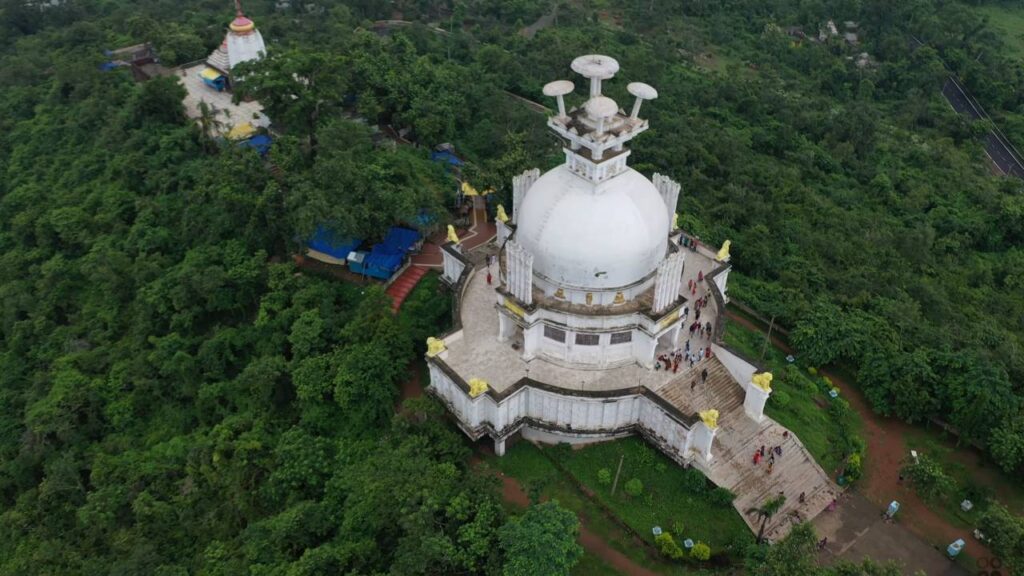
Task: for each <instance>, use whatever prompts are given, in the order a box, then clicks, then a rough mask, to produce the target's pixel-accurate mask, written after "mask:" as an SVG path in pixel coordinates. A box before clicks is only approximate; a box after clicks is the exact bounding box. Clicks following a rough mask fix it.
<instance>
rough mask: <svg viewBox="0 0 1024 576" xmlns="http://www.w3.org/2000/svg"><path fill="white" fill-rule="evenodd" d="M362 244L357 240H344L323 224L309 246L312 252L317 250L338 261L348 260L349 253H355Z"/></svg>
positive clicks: (317, 229)
mask: <svg viewBox="0 0 1024 576" xmlns="http://www.w3.org/2000/svg"><path fill="white" fill-rule="evenodd" d="M362 243H363V241H362V240H359V239H357V238H343V237H341V236H339V235H337V234H335V233H334V232H331V230H330V229H329V228H327V227H326V226H324V225H322V224H321V225H320V226H317V227H316V232H314V233H313V237H312V238H310V240H309V243H308V244H307V246H309V249H310V250H316V251H317V252H320V253H322V254H327V255H328V256H330V257H332V258H337V259H338V260H345V259H346V258H348V253H349V252H353V251H355V249H356V248H359V245H360V244H362Z"/></svg>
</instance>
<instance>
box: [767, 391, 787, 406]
mask: <svg viewBox="0 0 1024 576" xmlns="http://www.w3.org/2000/svg"><path fill="white" fill-rule="evenodd" d="M771 399H772V402H774V403H775V404H776V405H778V407H779V408H785V407H786V406H788V405H789V401H790V397H789V393H787V392H786V391H785V390H778V389H776V390H775V391H774V392H773V393H772V395H771Z"/></svg>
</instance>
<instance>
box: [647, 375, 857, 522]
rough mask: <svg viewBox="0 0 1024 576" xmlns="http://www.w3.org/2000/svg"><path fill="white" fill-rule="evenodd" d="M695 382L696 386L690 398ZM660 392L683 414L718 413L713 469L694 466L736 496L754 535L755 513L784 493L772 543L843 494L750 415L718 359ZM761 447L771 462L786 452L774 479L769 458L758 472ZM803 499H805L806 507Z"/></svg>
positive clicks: (770, 423) (798, 448)
mask: <svg viewBox="0 0 1024 576" xmlns="http://www.w3.org/2000/svg"><path fill="white" fill-rule="evenodd" d="M702 370H707V371H708V379H707V382H706V383H701V378H700V374H701V371H702ZM694 379H696V380H697V386H696V387H695V388H694V390H693V391H692V392H691V391H690V385H691V383H692V382H693V380H694ZM655 392H657V393H658V394H659V395H660V396H661V397H662V398H664V399H665V400H667V401H669V402H671V403H672V404H673V405H674V406H676V407H677V408H679V409H680V410H681V411H682V412H683V413H684V414H692V413H695V412H699V411H701V410H708V409H711V408H714V409H715V410H718V412H719V418H718V422H719V428H718V432H717V434H716V436H715V441H714V444H713V445H712V448H711V454H712V459H711V463H710V466H709V465H706V464H704V463H703V462H701V461H700V459H699V458H696V459H694V465H695V466H696V467H697V468H699V469H700V470H701V471H702V472H704V474H705V475H707V477H708V478H709V479H711V481H712V482H714V483H715V484H717V485H718V486H721V487H723V488H727V489H729V490H730V491H731V492H732V493H733V494H736V500H734V501H733V506H734V507H735V508H736V510H737V511H738V512H739V513H740V516H742V517H743V520H744V521H745V522H746V523H747V526H749V527H750V529H751V530H752V531H753V532H754V533H757V531H758V530H759V529H760V518H759V517H758V515H757V513H756V512H754V511H753V510H755V509H756V508H758V507H760V506H761V505H762V504H764V502H766V501H767V500H769V499H770V498H772V497H774V496H776V495H778V494H779V493H782V494H783V495H785V497H786V502H785V504H784V505H783V506H782V508H781V509H780V510H779V511H778V512H777V513H776V514H775V515H774V516H773V517H772V518H771V519H770V520H769V521H768V524H767V526H766V527H765V537H766V538H768V539H770V540H777V539H779V538H782V537H783V536H785V535H786V534H788V533H789V530H790V528H791V527H792V526H793V525H794V524H797V523H799V522H803V521H807V520H811V519H813V518H814V517H815V516H817V515H818V514H819V513H821V511H822V510H824V509H825V508H826V507H827V506H828V505H829V503H831V502H832V500H833V499H834V498H835V497H836V495H837V494H838V493H839V490H838V488H837V487H836V486H835V485H834V484H833V483H832V481H831V479H830V478H829V477H828V474H826V473H825V471H824V470H822V469H821V467H820V466H818V464H817V462H815V461H814V458H813V457H811V455H810V453H809V452H808V451H807V449H806V448H804V445H803V444H802V443H801V442H800V440H799V439H798V438H797V437H796V435H795V434H793V433H792V432H790V433H789V434H788V435H786V434H785V432H786V429H785V428H783V427H782V426H781V425H779V424H778V423H777V422H775V421H774V420H772V419H771V418H768V417H765V418H764V419H763V420H762V421H761V422H760V423H758V422H754V421H753V420H752V419H751V418H750V417H749V416H747V415H746V413H745V412H744V410H743V401H744V399H745V395H746V392H745V390H744V388H743V387H742V386H740V384H738V383H737V382H736V380H735V379H734V378H733V377H732V375H731V374H730V373H729V371H728V370H727V369H726V368H725V366H723V365H722V363H721V362H719V361H718V359H717V358H714V357H712V358H709V359H706V360H702V361H701V362H699V363H698V364H697V365H696V366H694V367H693V368H690V369H688V370H687V371H686V372H684V373H682V374H680V376H679V377H678V378H675V379H673V380H671V381H669V382H668V383H666V384H664V385H663V386H661V387H660V388H658V389H657V390H655ZM762 445H764V446H765V456H766V457H767V454H768V449H769V448H771V447H773V446H782V455H781V456H776V457H775V466H774V467H773V471H772V473H771V474H768V472H767V470H768V464H767V458H765V459H764V460H762V461H761V463H760V464H758V465H756V466H755V465H754V463H753V456H754V450H757V449H760V447H761V446H762ZM800 493H803V494H804V497H805V500H804V503H803V504H801V503H800V501H799V499H800Z"/></svg>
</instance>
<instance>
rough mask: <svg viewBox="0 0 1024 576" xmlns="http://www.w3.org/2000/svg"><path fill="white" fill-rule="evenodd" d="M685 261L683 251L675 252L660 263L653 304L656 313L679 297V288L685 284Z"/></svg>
mask: <svg viewBox="0 0 1024 576" xmlns="http://www.w3.org/2000/svg"><path fill="white" fill-rule="evenodd" d="M683 262H685V256H684V255H683V253H682V252H673V253H672V254H671V255H670V256H669V257H668V258H666V259H664V260H662V261H661V264H658V275H657V276H656V277H655V280H654V303H653V306H652V310H653V312H654V313H655V314H660V313H661V312H663V311H664V310H665V309H666V308H668V307H669V306H671V305H672V303H673V302H675V301H676V299H677V298H679V290H680V289H681V287H682V284H683Z"/></svg>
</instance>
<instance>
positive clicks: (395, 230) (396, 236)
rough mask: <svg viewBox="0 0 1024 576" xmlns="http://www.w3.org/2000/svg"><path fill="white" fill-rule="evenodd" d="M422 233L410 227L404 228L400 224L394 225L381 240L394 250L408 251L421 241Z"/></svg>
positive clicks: (385, 245)
mask: <svg viewBox="0 0 1024 576" xmlns="http://www.w3.org/2000/svg"><path fill="white" fill-rule="evenodd" d="M420 238H422V236H420V233H419V232H417V231H415V230H410V229H409V228H402V227H400V226H392V227H391V229H390V230H388V234H387V236H385V237H384V240H383V241H381V244H383V245H384V247H386V248H388V249H389V250H390V251H392V252H403V253H404V252H408V251H409V250H411V249H412V247H413V246H415V245H416V243H417V242H419V241H420Z"/></svg>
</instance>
